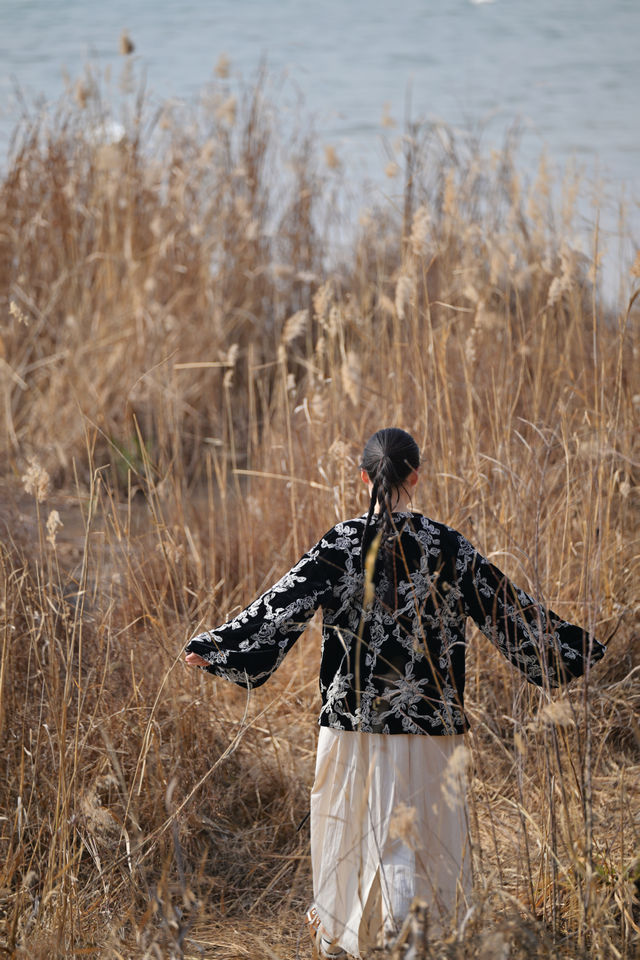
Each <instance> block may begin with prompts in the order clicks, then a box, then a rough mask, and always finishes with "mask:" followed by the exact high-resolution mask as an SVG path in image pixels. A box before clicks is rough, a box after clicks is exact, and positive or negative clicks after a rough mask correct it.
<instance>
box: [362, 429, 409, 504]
mask: <svg viewBox="0 0 640 960" xmlns="http://www.w3.org/2000/svg"><path fill="white" fill-rule="evenodd" d="M360 466H361V468H362V471H363V479H364V480H365V481H367V480H368V481H369V482H370V483H371V485H372V493H371V501H372V508H373V506H374V505H375V503H376V502H377V503H378V505H379V507H380V509H381V510H384V509H385V507H386V509H387V510H389V509H393V505H394V503H395V501H397V499H398V494H399V493H400V491H402V490H403V488H404V489H406V486H405V485H406V484H407V482H410V478H412V477H413V476H414V475H415V474H416V471H417V469H418V467H419V466H420V451H419V449H418V444H417V443H416V442H415V440H414V439H413V437H412V436H411V434H410V433H407V432H406V430H400V429H399V428H398V427H385V429H383V430H378V431H376V433H374V434H373V436H371V437H369V439H368V440H367V442H366V444H365V447H364V452H363V454H362V461H361V463H360ZM365 475H366V476H365ZM410 485H411V486H413V484H412V483H411V484H410Z"/></svg>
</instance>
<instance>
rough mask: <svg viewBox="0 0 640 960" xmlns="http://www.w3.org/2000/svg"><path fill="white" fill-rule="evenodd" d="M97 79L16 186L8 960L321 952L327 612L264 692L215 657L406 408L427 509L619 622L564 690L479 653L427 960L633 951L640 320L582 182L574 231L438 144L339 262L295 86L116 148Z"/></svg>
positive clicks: (4, 690)
mask: <svg viewBox="0 0 640 960" xmlns="http://www.w3.org/2000/svg"><path fill="white" fill-rule="evenodd" d="M81 92H82V95H81V96H80V97H79V103H78V104H77V105H67V106H65V107H64V108H61V110H60V112H59V113H58V115H57V116H56V117H54V118H52V119H50V120H48V121H47V122H46V124H45V123H43V122H41V123H39V124H36V125H34V126H32V127H30V128H28V129H26V130H25V131H24V133H23V135H22V139H21V141H20V142H19V144H18V145H17V146H16V148H15V150H14V153H13V155H12V157H11V161H10V164H9V168H8V170H7V172H6V174H5V176H4V180H3V182H2V185H1V187H0V308H1V315H2V328H1V337H2V339H1V347H0V356H1V361H0V362H1V375H0V389H1V390H2V405H3V414H2V416H3V421H4V424H5V429H4V430H3V432H2V434H0V443H1V444H2V453H3V463H4V465H5V468H4V471H3V476H2V479H1V487H0V491H1V502H0V519H1V521H2V531H3V535H2V547H1V554H0V559H1V563H2V577H1V578H0V589H1V590H2V597H1V599H0V622H1V624H2V660H1V663H0V723H1V725H2V742H3V747H4V749H3V754H2V757H3V762H4V770H3V773H4V776H3V778H2V786H1V787H0V791H1V797H2V801H1V816H2V820H1V821H0V830H1V832H0V838H1V839H0V844H1V847H2V856H0V864H2V866H1V867H0V897H1V899H2V921H1V922H2V925H3V932H2V937H3V941H2V944H1V945H2V948H3V950H4V951H5V952H6V953H7V954H8V955H11V956H15V957H33V958H38V957H42V958H44V957H47V958H49V957H74V956H92V955H95V956H101V957H110V958H114V960H115V958H117V957H127V958H128V957H167V958H169V957H185V958H186V957H200V956H209V957H216V958H229V960H231V958H233V960H236V958H240V957H246V958H251V960H254V958H256V960H257V958H263V957H279V958H285V957H292V956H301V957H307V956H309V949H308V946H307V944H306V941H304V938H303V931H302V919H301V918H302V915H303V911H304V908H305V907H306V905H307V902H308V899H309V897H310V876H309V860H308V837H307V835H306V833H305V830H304V829H303V830H301V831H298V830H297V827H298V824H299V823H300V821H301V820H302V818H303V816H304V814H305V812H306V809H307V803H308V790H309V787H310V784H311V780H312V775H313V758H314V743H315V722H316V715H317V707H318V703H317V694H316V689H317V688H316V675H317V665H318V657H319V650H318V629H317V626H314V627H312V628H311V629H310V630H309V631H308V632H307V634H306V635H305V638H304V639H303V640H302V641H301V642H300V643H299V644H298V645H297V648H296V649H294V651H293V652H292V653H291V654H290V656H289V657H288V660H287V661H286V662H285V664H284V665H283V667H282V668H281V670H280V671H279V673H278V674H277V675H276V676H275V677H274V678H273V680H271V681H270V683H269V684H268V685H267V686H266V688H261V689H260V690H257V691H255V692H254V693H253V694H252V695H251V696H250V697H248V698H247V696H246V695H245V694H244V693H243V691H241V690H238V689H236V688H232V687H231V686H228V685H225V684H223V683H220V682H215V683H214V682H213V681H212V680H211V678H209V677H202V676H200V675H197V676H194V675H193V673H191V672H189V671H188V670H186V669H184V668H183V666H182V664H181V663H180V656H181V649H182V646H183V644H184V642H185V640H186V639H187V637H188V636H189V635H190V634H191V633H193V632H195V631H196V630H197V629H198V628H199V627H200V626H202V625H210V624H215V623H217V622H220V621H221V620H223V619H224V618H226V617H227V616H228V615H229V614H230V613H232V612H233V611H234V610H238V609H239V608H240V606H242V605H244V604H245V603H246V602H247V601H248V600H249V599H250V598H251V597H252V596H254V595H255V593H256V592H257V591H258V590H259V589H260V588H261V587H263V586H265V585H266V584H268V583H269V582H270V581H272V580H273V579H275V578H276V576H278V575H279V574H280V573H281V572H282V571H283V570H284V569H286V568H287V567H288V566H289V565H290V563H291V562H292V561H293V560H294V559H295V558H296V556H297V555H298V554H299V553H300V552H301V551H302V550H304V549H305V548H306V547H307V546H308V545H309V544H310V543H312V542H314V541H315V540H316V539H317V538H318V537H319V536H320V534H321V533H322V532H323V531H324V530H325V529H327V528H328V527H329V526H331V525H332V524H333V523H334V522H335V520H336V519H337V518H339V517H344V516H346V515H349V514H353V513H355V512H359V511H360V510H361V509H363V508H364V502H363V500H362V499H361V497H362V493H361V492H360V491H359V489H358V484H357V470H356V466H357V462H358V457H359V453H360V448H361V444H362V441H363V439H364V438H365V437H366V436H367V435H368V434H369V433H370V432H371V431H372V430H373V429H375V428H376V427H378V426H380V425H383V424H390V423H396V424H399V425H402V426H405V427H407V428H408V429H410V430H411V431H412V432H413V433H414V435H415V436H416V438H417V439H418V442H419V443H420V445H421V448H422V450H423V452H424V459H425V466H424V469H423V476H422V482H421V489H420V494H419V497H418V498H417V506H418V507H420V508H422V509H423V510H424V511H425V512H426V513H428V514H430V515H432V516H434V517H437V518H438V519H441V520H444V521H446V522H448V523H450V524H451V525H453V526H455V527H458V528H459V529H461V530H462V531H463V532H464V533H466V534H467V535H468V536H469V537H470V539H471V540H472V541H473V542H474V543H476V544H477V545H478V546H479V547H480V548H481V549H482V550H483V551H484V552H485V553H486V554H488V555H489V556H491V557H493V558H496V559H497V560H498V562H499V565H500V566H501V567H502V568H503V569H505V570H507V571H508V572H509V574H510V575H511V576H512V577H513V578H514V580H515V581H516V582H517V583H518V584H520V585H522V586H524V587H527V588H529V589H530V590H532V591H533V592H534V593H535V594H536V595H538V596H540V597H541V598H542V599H544V600H545V601H546V602H548V603H549V604H550V605H552V606H553V607H554V609H556V610H558V611H559V612H561V613H563V614H564V615H566V616H567V618H569V619H573V620H575V621H577V622H580V623H582V624H584V625H585V626H587V627H588V628H589V629H590V630H592V631H593V632H594V633H595V634H596V636H598V637H600V638H602V639H607V638H609V637H612V639H611V641H610V647H611V649H610V651H609V653H608V656H607V658H606V659H605V660H604V661H603V663H601V664H600V665H598V666H597V667H596V668H595V669H594V671H593V672H592V674H590V675H589V676H588V677H587V678H586V679H585V680H582V681H578V682H576V683H574V684H573V685H572V686H571V687H570V688H569V689H568V690H566V691H563V692H561V693H559V694H558V695H557V697H555V699H554V700H553V701H551V702H546V701H545V700H544V698H543V696H542V694H541V693H540V692H539V691H537V690H533V689H532V688H531V689H530V688H526V687H524V686H523V683H522V682H521V679H520V677H519V676H517V675H515V674H514V672H513V670H512V669H511V668H510V667H509V666H508V665H507V664H506V663H505V662H503V661H502V660H501V659H500V657H499V655H498V654H497V653H496V652H495V651H493V649H492V648H490V647H489V645H488V644H487V643H486V641H485V640H483V639H482V638H481V637H479V636H476V635H474V636H473V638H472V642H471V645H470V651H469V670H468V687H467V690H468V694H467V702H468V709H469V714H470V716H471V719H472V722H473V735H472V738H471V744H472V749H473V755H474V775H473V779H472V783H471V789H470V811H471V828H472V835H473V856H474V866H475V876H476V890H477V900H476V906H475V908H474V911H473V912H471V913H470V914H468V915H467V916H466V918H465V922H464V924H463V925H462V926H461V927H460V928H459V929H458V931H457V933H456V935H455V936H453V937H452V938H451V939H450V940H449V941H447V942H446V943H442V944H440V945H432V946H431V947H429V951H430V954H429V955H433V956H447V957H463V956H464V957H478V958H482V957H485V958H487V957H489V956H491V957H493V956H500V957H507V956H511V957H518V956H532V955H538V956H541V957H552V956H571V957H612V958H613V957H623V958H631V957H633V956H634V955H636V952H637V950H638V943H639V939H638V936H639V926H638V925H639V906H638V885H639V882H640V879H639V878H640V828H639V822H640V821H639V817H640V801H639V800H638V797H640V729H639V726H638V708H639V706H640V686H639V682H638V677H639V667H640V658H639V655H638V595H637V580H638V531H639V522H638V505H639V503H638V501H639V494H640V475H639V459H640V456H639V450H638V446H639V443H638V437H639V434H638V430H637V425H638V398H639V396H640V386H639V383H638V371H639V364H638V353H639V350H640V342H639V339H638V337H639V331H638V307H637V301H634V300H632V301H630V302H629V305H628V308H627V306H623V307H622V308H621V309H620V312H619V313H615V312H611V311H605V310H604V309H603V307H602V306H601V303H600V299H599V297H598V290H597V283H596V281H597V268H596V269H594V267H593V263H594V258H595V261H596V263H597V252H598V251H597V248H598V238H597V237H595V238H594V257H592V258H591V259H589V258H586V257H584V256H582V255H579V254H577V253H576V252H575V250H574V249H573V248H572V246H571V244H570V241H569V239H568V238H569V237H570V236H571V235H572V231H573V225H572V217H571V202H572V197H573V196H574V193H575V191H574V188H573V186H569V187H567V188H566V191H565V194H564V209H563V212H562V216H561V217H556V222H555V223H554V222H553V221H552V218H551V216H550V211H551V212H553V211H552V208H551V202H550V200H549V197H550V195H551V194H550V185H549V182H548V177H547V174H546V171H545V169H544V166H543V167H542V168H541V171H540V175H539V178H538V181H537V182H536V183H535V184H533V185H532V186H531V187H530V188H528V189H525V188H523V187H522V185H521V183H520V179H519V177H518V173H517V168H516V165H515V162H514V154H513V152H512V151H511V149H510V147H509V145H508V144H507V145H506V147H505V150H504V152H503V153H501V154H500V155H494V156H490V157H488V158H485V157H483V155H482V153H481V152H480V151H479V149H476V148H475V147H474V145H473V144H472V143H471V142H470V141H468V140H456V139H455V138H454V137H453V135H452V134H451V133H449V132H448V131H446V130H443V129H440V128H435V127H420V126H418V125H414V126H412V127H409V128H408V129H407V131H406V134H405V137H404V139H403V142H402V143H401V145H400V154H399V156H398V158H397V160H398V166H397V168H394V169H393V170H390V172H394V170H396V169H397V170H398V171H400V173H399V174H398V177H397V178H396V179H395V180H394V181H393V182H392V188H393V190H395V191H396V194H395V195H394V194H393V193H392V194H391V196H390V198H389V200H388V201H386V202H380V203H379V204H378V205H376V206H372V208H371V209H369V210H365V211H362V213H361V216H360V219H359V222H358V223H357V224H352V225H351V226H350V227H349V231H350V232H349V233H348V234H346V235H348V237H349V243H348V245H347V249H346V251H345V252H343V253H342V255H341V257H340V259H339V260H337V259H336V258H335V257H333V259H332V250H333V249H334V248H333V247H332V240H335V237H336V236H338V235H339V236H340V238H341V239H344V236H345V229H347V228H345V225H344V223H338V222H336V221H337V217H338V215H337V211H338V210H342V209H344V208H343V206H342V204H341V202H340V201H339V200H338V199H336V196H335V190H336V188H337V180H336V178H337V177H338V173H337V172H336V169H337V168H336V164H335V158H333V156H332V157H331V160H332V162H331V164H330V165H329V169H325V170H323V168H322V164H321V162H320V161H319V160H318V159H317V155H316V150H315V143H314V142H313V140H312V139H310V138H308V137H306V138H305V137H303V136H298V135H295V134H291V136H290V139H289V140H287V139H286V138H285V140H286V142H285V143H283V142H282V136H283V129H284V128H283V120H282V118H281V117H280V116H279V115H278V112H277V111H276V110H275V108H274V107H273V105H272V104H270V103H269V102H268V101H267V99H266V98H265V95H264V88H263V86H261V85H260V84H258V85H256V87H255V88H253V89H247V90H234V89H233V87H232V85H231V84H230V83H229V82H228V81H224V80H222V81H220V83H219V85H218V86H217V87H216V88H214V89H212V90H211V91H208V93H207V97H206V103H205V102H203V104H202V105H201V106H200V108H199V110H198V111H195V110H194V112H193V115H192V116H190V117H189V118H188V120H181V119H179V118H178V117H177V115H176V112H175V111H174V112H173V113H172V111H171V110H169V109H167V110H165V111H163V112H162V114H161V115H157V116H155V117H154V118H151V119H150V118H149V116H148V114H147V111H146V109H145V106H144V104H143V103H142V102H139V103H137V104H136V105H135V109H133V110H132V112H131V116H130V119H129V121H128V129H127V133H126V136H125V137H124V138H123V139H122V140H121V141H120V142H119V143H117V144H114V143H106V142H104V138H103V137H101V136H99V135H97V134H96V133H95V131H98V132H99V131H100V130H101V129H104V128H105V124H104V117H105V106H104V104H102V103H101V101H100V96H99V94H98V92H97V91H96V90H95V89H93V90H92V89H89V90H87V88H86V87H85V88H83V90H82V91H81ZM89 131H94V132H93V133H91V134H90V133H89ZM394 184H395V186H394ZM332 211H333V212H334V213H335V215H336V221H334V220H332ZM347 227H348V225H347ZM332 230H333V231H334V232H333V233H332ZM636 283H637V281H636ZM301 937H302V939H301ZM422 952H423V953H424V956H427V955H428V953H427V951H422ZM396 953H398V951H396Z"/></svg>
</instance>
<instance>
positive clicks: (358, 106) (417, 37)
mask: <svg viewBox="0 0 640 960" xmlns="http://www.w3.org/2000/svg"><path fill="white" fill-rule="evenodd" d="M123 29H126V30H127V31H128V33H129V35H130V36H131V38H132V40H133V41H134V43H135V52H134V54H133V58H134V65H135V71H136V75H137V76H140V75H142V74H145V75H146V78H147V79H146V82H147V87H148V89H149V91H150V95H151V97H152V99H153V100H155V101H158V102H160V101H163V100H165V99H168V98H179V99H185V100H191V99H194V98H196V97H197V95H198V93H199V91H201V90H202V88H203V87H204V86H205V85H206V84H207V83H208V82H209V81H210V80H211V79H212V77H213V73H214V67H215V65H216V63H217V62H218V60H219V58H220V56H221V55H223V54H224V55H226V56H227V57H228V58H229V61H230V66H231V71H232V73H233V74H237V75H240V76H242V77H243V78H244V79H245V80H250V79H251V77H252V76H254V75H255V74H256V71H257V69H258V67H259V64H260V62H261V60H262V59H263V58H266V60H267V63H268V67H269V73H270V75H271V76H272V77H286V81H285V86H286V88H287V91H288V94H287V95H288V97H289V100H290V101H291V102H293V100H294V99H295V98H296V96H297V95H298V94H299V95H300V97H301V98H302V101H303V103H304V110H305V111H306V112H308V113H309V114H310V115H312V116H313V117H314V119H315V126H316V129H317V131H318V136H319V138H320V139H321V141H322V142H324V143H326V144H331V145H332V146H334V147H335V149H336V151H337V153H338V156H339V157H340V159H341V160H342V161H343V163H344V164H345V168H346V170H347V173H348V175H349V176H353V177H354V178H359V179H362V178H363V177H364V176H367V177H369V178H371V180H372V181H374V182H378V183H382V181H383V179H384V176H383V170H384V167H385V164H386V157H385V154H384V151H383V147H382V135H383V133H385V134H387V135H388V134H389V128H383V127H382V126H381V116H382V114H383V111H386V113H387V114H388V115H390V116H391V117H392V118H394V119H395V121H396V128H395V129H396V130H398V131H400V130H401V129H402V123H403V118H404V114H405V103H406V100H407V96H408V92H410V97H411V104H412V106H411V112H412V116H413V117H414V118H424V119H441V120H443V121H445V122H446V123H447V124H450V125H453V126H454V127H463V128H468V127H470V126H477V125H482V126H483V127H484V130H485V133H484V135H483V138H484V141H485V142H486V143H487V144H491V143H494V144H499V143H500V142H501V140H502V137H503V134H504V131H505V130H506V129H507V128H508V127H509V126H510V125H511V124H513V122H514V121H516V120H519V121H520V122H521V124H522V127H523V131H524V133H523V142H522V152H521V155H522V163H523V166H524V168H525V172H527V171H528V172H531V173H532V172H533V170H534V168H535V166H536V163H537V158H538V156H539V154H540V152H541V150H542V149H543V147H544V148H545V149H546V151H547V153H548V156H549V159H550V161H551V165H552V168H555V170H556V171H558V172H560V171H562V169H564V167H565V165H566V164H567V163H569V162H570V161H572V160H574V161H575V162H576V163H577V165H578V167H579V168H580V169H581V170H582V171H583V172H584V175H585V177H586V179H587V180H588V181H590V182H591V181H597V182H598V186H597V188H595V189H596V192H597V194H598V197H599V201H600V202H601V203H602V204H603V205H604V208H605V212H604V215H603V223H604V226H605V231H606V232H607V233H610V234H614V233H615V232H616V229H617V214H616V205H617V203H618V201H619V200H620V197H621V196H622V194H623V192H624V196H625V198H626V205H627V208H628V209H629V210H630V211H631V225H630V231H631V233H632V234H633V233H635V238H634V237H632V236H628V237H627V248H628V250H630V249H631V247H632V246H633V245H634V244H636V245H638V244H640V216H639V215H638V200H640V136H639V133H638V131H639V129H640V107H639V106H638V104H639V102H640V56H639V54H638V38H639V37H640V0H495V2H471V0H401V2H399V3H395V4H394V3H388V2H386V3H383V2H381V0H314V2H310V0H185V2H183V3H175V2H172V3H170V2H167V0H136V2H135V3H131V2H130V0H108V2H104V3H100V4H98V3H95V2H90V0H0V165H4V164H5V163H6V153H7V149H8V146H9V139H10V135H11V131H12V130H13V129H14V128H15V125H16V123H17V122H18V120H19V117H20V111H21V99H23V100H24V101H26V103H28V104H34V103H35V102H37V101H38V100H40V99H42V100H43V101H45V102H47V101H48V102H51V101H55V100H56V99H57V98H58V97H59V96H60V95H61V94H62V92H63V91H64V79H63V78H64V74H65V72H66V73H67V74H68V75H69V76H70V77H71V78H72V79H76V78H77V77H79V76H80V75H81V74H82V73H83V71H84V68H85V66H86V64H87V63H88V62H91V63H92V64H93V65H94V67H95V68H96V69H98V70H100V71H102V72H104V70H105V69H108V68H110V70H111V74H112V78H113V79H112V83H113V85H114V89H117V84H118V77H119V76H120V75H121V73H122V70H123V64H124V59H123V57H122V56H121V55H120V54H119V50H118V47H119V37H120V34H121V32H122V30H123ZM387 189H388V187H387ZM634 201H635V212H634ZM583 214H584V218H585V219H588V216H589V214H588V205H587V204H585V205H584V206H583ZM610 245H611V246H613V239H612V240H611V244H610ZM616 250H617V247H616ZM616 256H618V254H617V253H616Z"/></svg>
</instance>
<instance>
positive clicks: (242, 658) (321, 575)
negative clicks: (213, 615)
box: [186, 538, 335, 687]
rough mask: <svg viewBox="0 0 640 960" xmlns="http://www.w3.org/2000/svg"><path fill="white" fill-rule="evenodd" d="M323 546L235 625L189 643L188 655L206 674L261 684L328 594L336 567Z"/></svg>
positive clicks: (247, 684) (313, 550) (307, 555)
mask: <svg viewBox="0 0 640 960" xmlns="http://www.w3.org/2000/svg"><path fill="white" fill-rule="evenodd" d="M324 544H325V538H323V539H322V540H320V541H319V542H318V543H317V544H316V545H315V546H314V547H312V548H311V550H309V551H308V552H307V553H305V554H304V556H303V557H302V558H301V559H300V560H299V561H298V563H296V565H295V566H294V567H292V568H291V570H289V572H288V573H285V575H284V576H283V577H282V578H281V579H280V580H278V582H277V583H275V584H274V585H273V586H272V587H270V588H269V589H268V590H266V591H265V593H263V594H262V596H260V597H258V599H257V600H254V602H253V603H251V604H249V606H248V607H246V608H245V609H244V610H243V611H242V612H241V613H239V614H238V615H237V617H234V618H233V620H229V621H228V622H227V623H225V624H224V625H223V626H221V627H217V628H216V629H214V630H206V631H205V632H204V633H200V634H198V635H197V636H195V637H193V638H192V639H191V640H190V641H189V643H188V644H187V646H186V651H187V653H198V654H199V655H200V656H201V657H203V659H205V660H206V661H207V662H208V663H209V666H208V667H207V670H208V671H209V673H213V674H216V675H217V676H220V677H225V678H227V679H228V680H233V682H234V683H237V684H240V685H241V686H244V687H259V686H260V685H261V684H263V683H264V682H265V681H266V680H268V678H269V677H270V676H271V674H272V673H273V672H274V670H276V669H277V667H279V665H280V664H281V663H282V660H283V659H284V657H285V655H286V654H287V653H288V651H289V650H290V649H291V647H292V646H293V644H294V643H295V642H296V640H297V639H298V637H299V636H300V634H301V633H302V632H303V630H304V629H305V627H306V626H307V624H308V622H309V620H311V618H312V616H313V614H314V613H315V611H316V610H317V609H318V607H319V606H321V605H322V602H323V599H324V598H325V597H327V595H328V594H330V593H331V590H332V583H333V572H334V563H335V561H332V562H329V558H328V557H327V554H326V551H325V550H324V549H323V547H324Z"/></svg>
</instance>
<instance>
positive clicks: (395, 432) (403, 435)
mask: <svg viewBox="0 0 640 960" xmlns="http://www.w3.org/2000/svg"><path fill="white" fill-rule="evenodd" d="M360 465H361V467H362V469H363V470H366V472H367V474H368V475H369V479H370V480H371V482H372V484H373V490H372V492H371V500H370V503H369V512H368V514H367V521H366V523H365V527H364V532H363V535H362V546H361V552H360V563H361V569H362V572H363V575H364V571H365V564H366V560H367V553H368V551H369V550H370V549H371V545H372V542H373V537H374V534H375V531H376V525H377V521H376V522H374V523H372V522H371V521H372V517H373V515H374V509H375V507H376V505H377V506H378V508H379V513H378V516H379V518H380V519H381V520H382V526H381V529H380V546H379V549H378V555H377V557H376V563H375V568H374V569H375V572H374V579H375V580H378V579H379V575H380V573H381V572H382V570H384V573H385V575H386V580H387V589H386V590H385V593H384V596H383V597H382V599H383V601H384V602H385V604H386V605H388V606H389V607H391V608H392V609H396V607H397V602H396V586H397V576H396V562H395V560H396V558H395V539H396V526H395V523H394V520H393V507H394V498H395V499H397V496H398V491H399V489H400V488H402V487H403V485H404V482H405V481H406V479H407V478H408V476H409V474H410V473H411V472H412V471H413V470H417V468H418V467H419V466H420V451H419V450H418V445H417V443H416V442H415V440H414V439H413V437H412V436H411V435H410V434H409V433H407V432H406V431H404V430H400V429H398V428H397V427H387V428H385V429H383V430H378V431H377V433H374V434H373V436H372V437H370V438H369V440H367V443H366V445H365V448H364V452H363V454H362V462H361V464H360Z"/></svg>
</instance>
